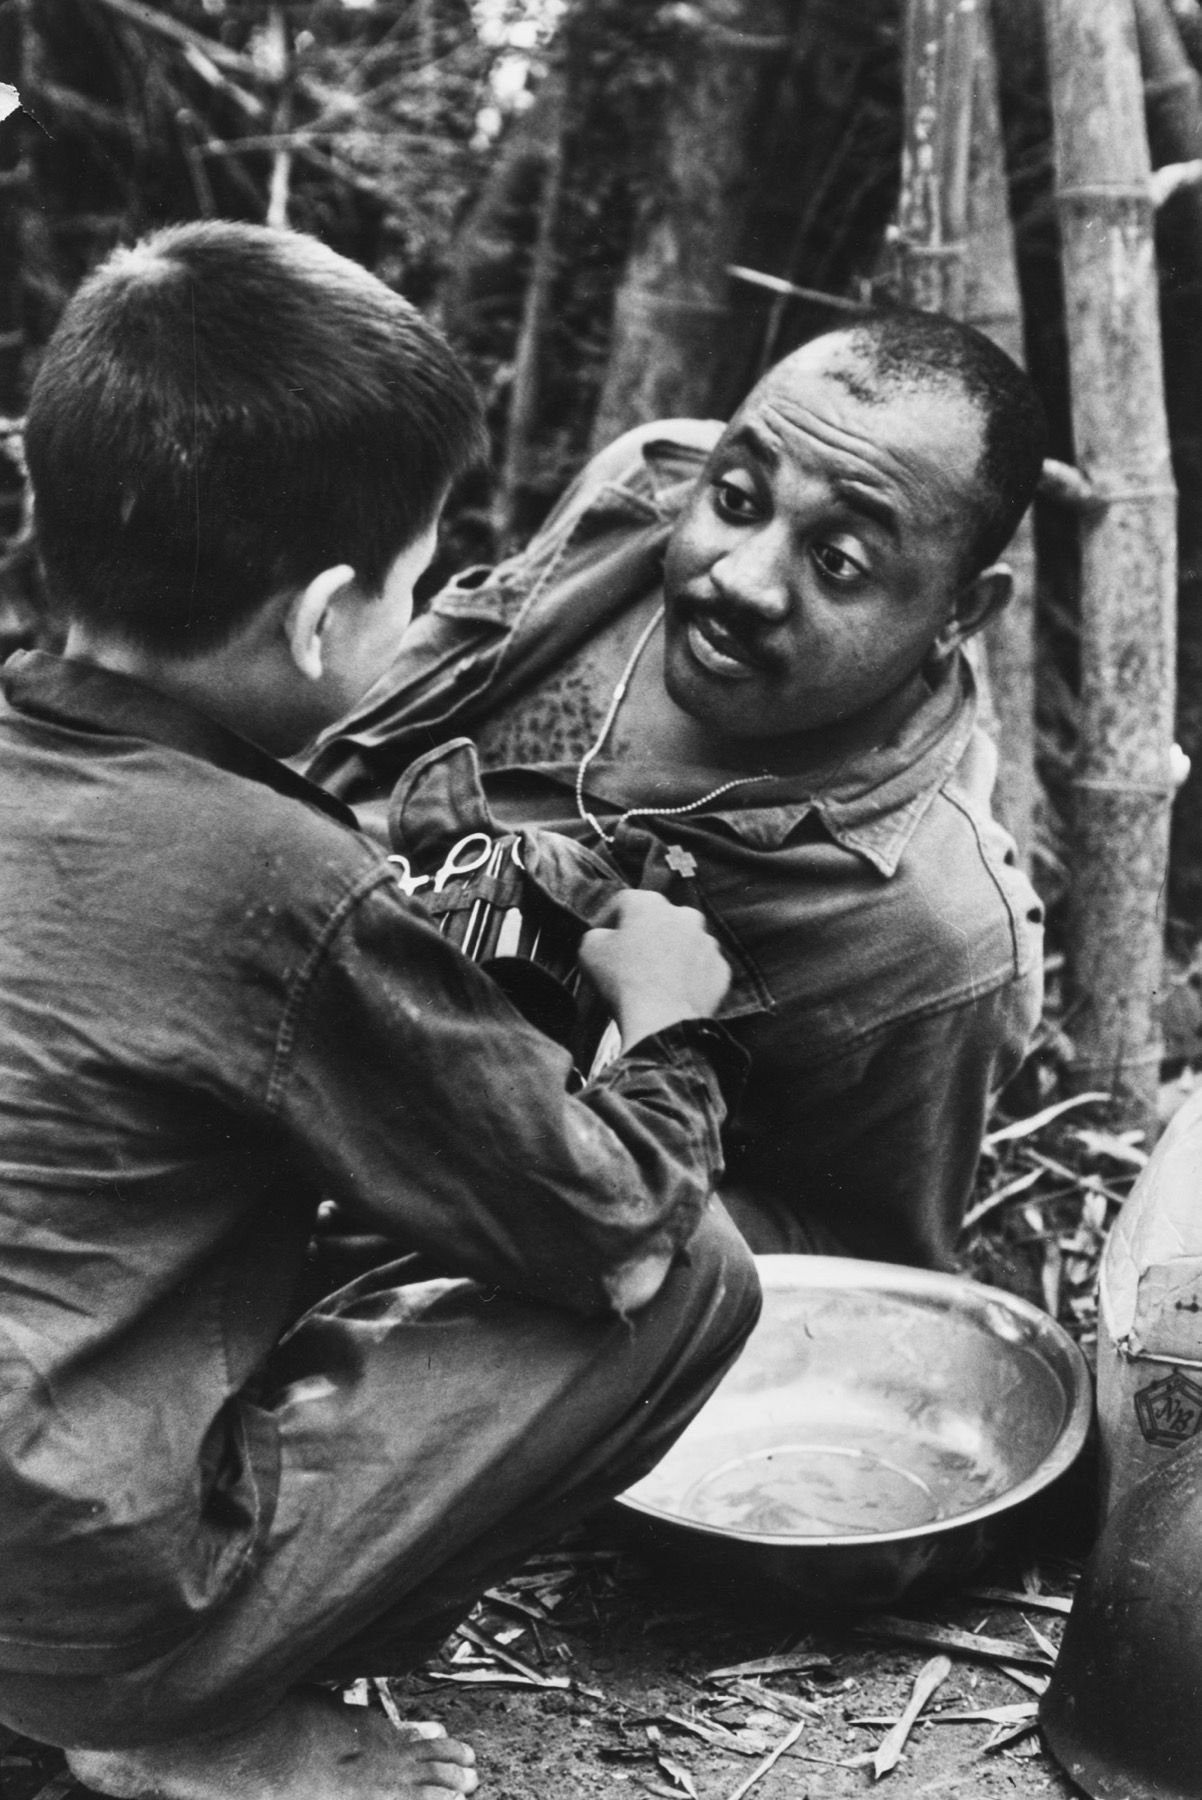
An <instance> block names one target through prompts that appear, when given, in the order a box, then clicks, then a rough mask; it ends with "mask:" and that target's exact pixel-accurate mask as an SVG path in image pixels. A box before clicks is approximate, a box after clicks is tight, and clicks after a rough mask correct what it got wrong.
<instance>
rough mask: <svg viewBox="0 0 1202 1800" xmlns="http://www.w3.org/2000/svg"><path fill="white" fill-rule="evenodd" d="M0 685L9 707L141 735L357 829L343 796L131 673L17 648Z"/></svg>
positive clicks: (58, 722) (98, 728) (117, 732)
mask: <svg viewBox="0 0 1202 1800" xmlns="http://www.w3.org/2000/svg"><path fill="white" fill-rule="evenodd" d="M0 687H2V688H3V692H4V698H5V699H6V700H7V702H8V704H9V706H10V707H12V708H13V710H14V711H15V712H19V713H24V714H26V715H27V716H29V717H31V718H39V719H47V720H49V721H51V723H53V724H56V725H66V726H70V727H73V728H75V729H76V730H81V731H90V732H97V733H103V734H105V735H107V736H119V737H134V738H143V739H147V740H149V742H151V743H154V744H159V745H161V746H162V747H163V748H164V749H168V750H178V751H181V752H182V753H183V754H184V755H185V756H194V757H196V758H198V760H200V761H201V762H207V763H211V764H212V765H214V766H215V767H216V768H219V769H224V770H225V771H226V772H227V774H230V775H240V776H242V777H243V778H244V779H246V780H248V781H259V782H262V783H263V785H264V786H265V787H269V788H274V789H275V791H276V793H277V794H283V795H284V796H286V797H287V798H288V799H290V800H301V801H304V802H305V803H306V804H307V805H309V806H315V807H317V809H318V811H319V812H323V813H326V814H327V815H328V816H329V817H330V818H332V819H337V820H338V822H339V824H341V825H349V826H350V827H351V828H352V829H358V827H357V822H356V819H355V815H354V813H353V812H352V811H351V810H350V808H349V807H348V806H344V805H343V803H342V801H341V800H336V799H335V798H334V797H333V796H332V795H330V794H327V793H325V792H323V790H322V789H321V788H318V787H314V785H313V783H312V782H311V781H306V780H305V778H304V776H303V775H298V774H297V773H296V772H295V770H293V769H291V768H289V767H288V765H287V764H286V763H282V762H280V761H279V760H278V759H277V758H276V757H274V756H269V755H268V754H267V752H266V751H265V750H260V749H259V747H258V745H257V744H252V743H251V742H250V740H249V739H248V738H244V737H241V736H240V735H239V734H238V733H237V732H235V731H230V730H228V729H227V727H226V726H224V725H220V724H218V722H217V720H216V719H211V718H209V716H208V715H207V714H206V713H203V712H200V711H199V710H198V709H197V708H196V707H193V706H189V705H188V704H187V702H186V701H183V700H177V699H175V698H174V697H173V696H172V695H170V694H164V693H161V692H160V691H159V690H158V689H157V688H152V687H147V686H146V685H145V684H144V683H143V682H141V681H135V680H134V679H133V678H132V677H131V676H128V675H119V674H117V673H115V672H114V671H113V670H111V669H102V668H100V667H99V666H98V665H97V664H95V663H89V662H81V661H77V660H75V659H73V658H68V657H64V656H51V655H50V654H49V653H48V652H46V651H44V650H19V651H17V652H16V654H15V655H13V656H10V657H9V659H8V661H7V662H6V663H5V664H4V668H3V670H2V671H0Z"/></svg>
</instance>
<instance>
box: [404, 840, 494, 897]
mask: <svg viewBox="0 0 1202 1800" xmlns="http://www.w3.org/2000/svg"><path fill="white" fill-rule="evenodd" d="M492 849H493V841H492V839H491V838H490V837H489V835H488V833H487V832H485V831H470V832H469V833H468V835H467V836H466V837H461V838H460V839H459V840H458V842H456V843H454V844H452V845H451V848H450V849H449V850H448V851H447V854H446V857H445V859H444V861H443V864H442V867H441V868H440V869H439V870H438V872H437V873H436V874H434V875H415V874H414V873H413V865H412V864H411V862H410V861H409V858H408V857H407V856H401V855H396V856H390V857H389V858H388V860H389V862H390V863H391V864H392V865H393V867H394V868H395V869H396V871H397V885H398V886H399V887H400V888H402V889H403V891H404V892H405V893H406V894H410V895H412V894H416V892H417V890H418V888H423V887H425V886H426V884H427V883H428V882H433V884H434V892H435V893H436V894H441V893H442V890H443V889H444V888H445V887H446V885H447V882H448V881H450V879H451V877H452V876H458V875H470V874H471V873H472V871H473V870H474V869H478V868H480V867H481V866H482V865H483V864H484V863H486V862H487V861H488V859H489V857H490V856H491V855H492Z"/></svg>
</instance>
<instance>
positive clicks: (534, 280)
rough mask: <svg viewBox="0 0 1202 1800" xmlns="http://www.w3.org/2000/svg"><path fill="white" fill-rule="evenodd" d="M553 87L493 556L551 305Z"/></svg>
mask: <svg viewBox="0 0 1202 1800" xmlns="http://www.w3.org/2000/svg"><path fill="white" fill-rule="evenodd" d="M550 79H551V80H552V81H554V82H555V91H554V93H553V95H552V106H551V110H550V116H549V130H548V137H547V147H546V156H545V160H544V165H543V187H542V194H541V196H540V199H539V208H538V231H537V234H536V237H535V241H534V250H533V253H532V256H531V260H530V274H529V278H528V280H527V283H526V292H525V296H524V298H523V302H522V318H521V324H520V326H519V329H518V342H517V354H516V356H515V357H514V365H513V385H512V388H511V391H510V399H509V416H508V418H507V420H506V427H505V449H504V455H503V458H502V463H501V474H500V479H499V481H498V483H497V492H496V498H495V500H494V503H493V532H494V536H495V539H496V548H497V553H498V554H499V555H502V556H503V555H505V554H507V552H508V551H509V550H510V549H511V548H513V544H512V533H513V531H514V528H515V525H516V523H517V520H516V517H515V514H516V509H517V501H518V493H519V490H520V487H521V484H522V482H523V480H524V479H526V478H528V474H529V467H528V465H529V461H530V450H531V443H532V440H533V436H534V427H535V420H536V417H537V413H538V399H539V355H540V351H541V349H542V341H543V335H544V332H545V330H546V323H547V315H548V312H549V309H550V304H551V287H552V283H553V281H554V278H555V238H556V232H557V230H558V225H559V214H560V202H561V198H562V194H563V171H564V133H565V129H566V124H567V109H566V105H565V99H566V96H565V92H564V77H563V75H562V73H561V72H557V73H556V74H554V75H552V76H551V77H550Z"/></svg>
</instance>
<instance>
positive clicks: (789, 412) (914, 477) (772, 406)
mask: <svg viewBox="0 0 1202 1800" xmlns="http://www.w3.org/2000/svg"><path fill="white" fill-rule="evenodd" d="M820 380H821V381H822V382H823V385H824V387H826V384H827V382H828V381H829V380H830V375H829V372H824V373H823V374H822V375H821V376H820ZM842 392H843V393H846V390H845V389H844V390H842ZM839 397H840V396H839V395H832V394H830V392H829V388H827V390H826V392H824V393H823V394H821V395H820V396H819V400H820V403H821V402H822V401H831V402H833V403H834V408H835V409H837V408H838V399H839ZM752 398H753V400H754V398H755V396H753V397H752ZM847 398H848V400H849V401H850V410H851V411H852V412H853V413H864V412H868V413H871V414H874V415H877V416H878V417H879V415H880V414H881V413H882V412H885V411H887V410H890V409H892V408H893V407H895V406H896V401H897V396H893V395H890V396H887V397H882V399H881V400H879V401H876V400H873V401H869V402H860V401H857V400H856V399H855V398H854V396H851V395H847ZM759 405H760V408H761V420H760V423H761V426H764V425H766V426H767V428H768V429H769V430H771V431H772V432H773V433H774V435H775V436H776V437H777V438H778V439H779V442H780V445H781V449H780V452H779V453H778V454H780V455H781V456H782V458H783V459H786V460H794V459H793V458H791V457H790V456H789V450H788V439H789V436H790V435H791V434H792V433H794V432H795V433H797V434H798V435H799V436H800V437H802V438H808V439H810V440H811V441H813V442H816V443H817V444H819V445H821V446H823V447H824V448H826V449H828V450H830V451H833V452H834V453H835V455H836V456H839V457H844V458H846V459H847V462H848V464H849V465H850V466H849V467H848V468H847V469H846V470H844V471H837V472H835V473H834V474H833V475H832V482H833V483H837V482H854V483H855V484H856V486H857V487H860V488H862V489H863V490H864V491H865V493H866V494H868V495H869V496H872V497H875V496H876V495H877V494H879V495H880V496H881V499H882V501H883V502H885V503H886V504H890V498H889V497H890V492H891V491H892V493H893V494H897V495H901V496H904V498H905V499H906V500H907V501H909V502H910V503H911V504H914V503H920V504H921V503H925V504H926V505H933V506H934V508H935V509H936V510H937V513H938V523H940V524H942V523H943V522H945V521H948V520H952V519H955V518H956V517H957V516H959V515H962V514H963V513H964V511H965V509H970V508H971V507H972V505H973V492H972V483H971V478H970V479H969V480H965V479H964V478H963V477H962V475H961V474H960V472H959V471H958V470H957V469H955V468H954V467H952V466H950V465H949V464H948V462H947V460H946V459H944V458H941V457H940V456H939V454H938V448H937V446H936V445H932V446H931V447H930V448H924V446H923V445H922V444H921V443H914V442H910V441H903V443H902V444H900V445H898V446H894V445H889V444H883V443H882V442H881V441H880V438H879V437H878V436H876V435H874V433H873V431H872V429H871V427H872V424H873V423H874V422H875V421H874V420H873V419H872V418H868V419H866V420H865V422H864V428H863V429H860V428H859V425H858V422H856V421H854V420H848V419H847V418H840V417H838V416H837V413H836V416H832V412H830V411H826V410H823V411H818V410H816V409H815V408H814V407H813V406H811V405H809V404H807V402H806V401H805V400H803V399H801V398H799V397H798V396H797V395H795V394H790V393H787V392H786V393H780V394H772V393H766V394H764V395H762V397H761V398H760V401H759ZM832 410H834V409H832ZM838 410H842V409H838ZM778 421H779V422H778ZM979 448H980V446H979V442H978V446H977V449H978V460H979ZM974 473H975V470H974ZM931 522H932V523H935V522H936V521H931Z"/></svg>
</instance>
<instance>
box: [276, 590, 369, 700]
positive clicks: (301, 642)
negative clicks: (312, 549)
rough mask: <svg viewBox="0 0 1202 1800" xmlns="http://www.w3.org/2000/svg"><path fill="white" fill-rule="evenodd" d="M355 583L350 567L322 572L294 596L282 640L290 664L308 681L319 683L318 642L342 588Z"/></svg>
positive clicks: (321, 664) (321, 667)
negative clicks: (285, 645)
mask: <svg viewBox="0 0 1202 1800" xmlns="http://www.w3.org/2000/svg"><path fill="white" fill-rule="evenodd" d="M354 579H355V571H354V570H353V569H352V568H351V565H350V564H349V563H338V564H336V565H335V567H334V568H332V569H323V570H322V571H321V574H320V575H315V576H314V577H313V579H312V581H310V582H308V583H307V584H306V585H305V586H304V587H303V588H302V589H301V590H300V592H299V593H298V594H296V595H294V596H293V599H292V601H291V602H290V604H289V607H288V611H287V613H286V615H285V618H284V636H285V638H286V639H287V641H288V649H289V652H290V654H291V657H292V660H293V662H294V663H295V664H296V666H297V668H298V669H299V670H300V672H301V674H302V675H303V676H304V677H305V678H306V680H308V681H320V680H321V678H322V675H323V674H324V672H325V663H324V659H323V657H322V648H321V638H322V633H323V631H324V630H325V627H326V623H327V620H328V619H329V615H330V608H331V606H332V605H333V603H334V601H335V599H336V598H337V596H338V595H339V594H340V593H341V592H342V590H343V588H345V587H347V586H349V584H350V583H351V582H352V581H354Z"/></svg>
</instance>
